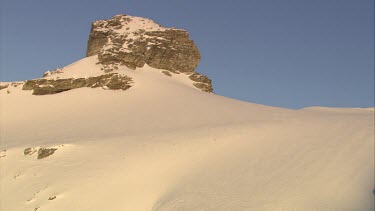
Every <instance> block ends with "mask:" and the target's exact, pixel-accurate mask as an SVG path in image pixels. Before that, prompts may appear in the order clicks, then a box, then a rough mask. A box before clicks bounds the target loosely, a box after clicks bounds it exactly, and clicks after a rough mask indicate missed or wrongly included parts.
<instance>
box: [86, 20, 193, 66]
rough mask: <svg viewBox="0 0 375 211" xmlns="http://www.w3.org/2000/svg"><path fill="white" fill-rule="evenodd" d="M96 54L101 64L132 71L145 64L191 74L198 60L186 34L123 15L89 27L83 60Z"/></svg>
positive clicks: (182, 31)
mask: <svg viewBox="0 0 375 211" xmlns="http://www.w3.org/2000/svg"><path fill="white" fill-rule="evenodd" d="M96 54H98V57H99V61H100V62H101V63H102V64H108V63H120V64H123V65H126V66H127V67H129V68H132V69H135V68H136V67H143V66H144V65H145V64H147V65H149V66H151V67H154V68H157V69H165V70H169V71H172V72H175V71H180V72H193V71H194V69H195V68H196V66H197V65H198V63H199V60H200V54H199V51H198V48H197V46H196V45H195V44H194V42H193V41H192V40H190V39H189V34H188V32H187V31H185V30H181V29H173V28H164V27H162V26H160V25H159V24H157V23H155V22H153V21H152V20H149V19H146V18H140V17H132V16H127V15H117V16H115V17H113V18H112V19H109V20H99V21H95V22H94V23H93V24H92V26H91V32H90V37H89V41H88V46H87V52H86V56H92V55H96Z"/></svg>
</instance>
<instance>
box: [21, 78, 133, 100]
mask: <svg viewBox="0 0 375 211" xmlns="http://www.w3.org/2000/svg"><path fill="white" fill-rule="evenodd" d="M131 82H132V79H131V78H130V77H128V76H123V75H119V74H117V73H111V74H104V75H100V76H97V77H89V78H77V79H74V78H65V79H36V80H28V81H26V82H25V84H24V85H23V87H22V89H23V90H33V94H34V95H48V94H56V93H60V92H64V91H68V90H71V89H77V88H81V87H91V88H97V87H103V88H106V89H113V90H119V89H121V90H127V89H129V88H130V87H131V85H130V84H131Z"/></svg>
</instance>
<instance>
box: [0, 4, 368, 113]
mask: <svg viewBox="0 0 375 211" xmlns="http://www.w3.org/2000/svg"><path fill="white" fill-rule="evenodd" d="M0 7H1V25H0V29H1V31H0V40H1V43H0V44H1V45H0V47H1V51H0V53H1V54H0V55H1V57H0V59H1V60H0V63H1V66H0V68H1V72H0V80H1V81H14V80H26V79H31V78H38V77H40V76H41V75H42V74H43V72H44V71H46V70H51V69H54V68H57V67H63V66H66V65H68V64H70V63H72V62H74V61H76V60H79V59H81V58H83V57H84V56H85V51H86V46H87V39H88V35H89V31H90V24H91V22H92V21H94V20H98V19H107V18H110V17H112V16H114V15H116V14H120V13H121V14H129V15H134V16H142V17H147V18H151V19H153V20H154V21H156V22H157V23H159V24H161V25H164V26H168V27H176V28H184V29H186V30H188V31H189V32H190V36H191V38H192V39H193V40H194V41H195V43H196V44H197V45H198V48H199V50H200V52H201V57H202V59H201V63H200V65H199V66H198V68H197V71H199V72H201V73H203V74H206V75H207V76H209V77H210V78H211V79H212V80H213V85H214V89H215V92H216V93H217V94H220V95H224V96H227V97H231V98H236V99H240V100H245V101H249V102H255V103H260V104H266V105H272V106H280V107H288V108H302V107H307V106H329V107H373V106H374V1H373V0H313V1H312V0H283V1H281V0H242V1H239V0H233V1H220V0H189V1H176V0H158V1H154V0H122V1H119V0H118V1H99V0H79V1H77V0H64V1H57V0H33V1H27V0H22V1H21V0H1V5H0Z"/></svg>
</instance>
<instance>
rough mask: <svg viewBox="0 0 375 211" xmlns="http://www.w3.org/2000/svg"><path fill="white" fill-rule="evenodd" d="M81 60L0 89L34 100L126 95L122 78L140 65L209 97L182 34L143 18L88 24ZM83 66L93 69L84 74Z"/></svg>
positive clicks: (128, 82)
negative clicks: (96, 92) (84, 92)
mask: <svg viewBox="0 0 375 211" xmlns="http://www.w3.org/2000/svg"><path fill="white" fill-rule="evenodd" d="M86 56H87V57H88V58H87V59H83V60H81V62H80V61H79V62H76V63H75V64H74V65H69V66H67V67H64V68H58V69H55V70H54V71H47V72H46V73H45V74H44V75H43V78H41V79H35V80H27V81H25V82H17V83H0V89H5V88H8V87H9V86H13V87H22V89H23V90H33V94H34V95H48V94H57V93H60V92H64V91H68V90H71V89H76V88H81V87H91V88H98V87H101V88H104V89H113V90H127V89H129V88H131V87H132V86H133V85H132V84H134V83H137V82H136V81H135V80H134V79H133V78H131V77H129V74H127V73H126V72H129V69H130V70H136V69H137V68H142V67H145V65H146V66H147V67H151V69H153V70H157V71H160V72H161V73H163V74H164V75H166V76H173V75H178V74H183V75H184V76H185V77H186V78H188V79H189V81H190V83H191V85H193V86H194V87H196V88H198V89H200V90H202V91H205V92H212V91H213V88H212V85H211V80H210V79H208V78H207V77H206V76H204V75H202V74H200V73H198V72H195V71H194V70H195V68H196V66H197V65H198V63H199V60H200V54H199V51H198V48H197V46H196V45H195V44H194V42H193V41H192V40H191V39H189V34H188V32H187V31H185V30H182V29H174V28H165V27H162V26H160V25H159V24H157V23H155V22H154V21H152V20H150V19H147V18H141V17H134V16H129V15H116V16H114V17H113V18H111V19H108V20H98V21H94V22H93V23H92V27H91V32H90V36H89V40H88V45H87V53H86ZM89 60H90V61H91V63H93V64H90V68H89V69H87V67H88V66H87V65H86V64H87V63H90V62H88V61H89ZM83 61H85V62H83ZM80 63H82V64H85V65H84V67H81V66H80V65H79V64H80ZM72 66H74V67H75V68H71V67H72ZM96 69H100V71H95V70H96ZM82 73H83V74H82ZM90 73H91V74H90ZM8 91H10V90H8Z"/></svg>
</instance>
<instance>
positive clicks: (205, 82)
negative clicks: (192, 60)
mask: <svg viewBox="0 0 375 211" xmlns="http://www.w3.org/2000/svg"><path fill="white" fill-rule="evenodd" d="M189 78H190V79H191V80H192V81H195V82H198V83H194V84H193V85H194V86H195V87H197V88H198V89H201V90H202V91H204V92H213V88H212V84H211V79H209V78H207V76H205V75H202V74H200V73H197V72H195V73H193V74H191V75H190V76H189Z"/></svg>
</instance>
